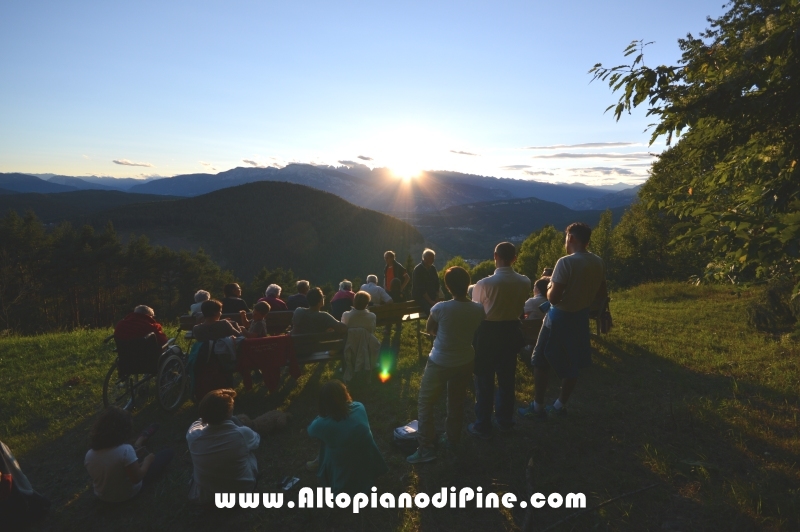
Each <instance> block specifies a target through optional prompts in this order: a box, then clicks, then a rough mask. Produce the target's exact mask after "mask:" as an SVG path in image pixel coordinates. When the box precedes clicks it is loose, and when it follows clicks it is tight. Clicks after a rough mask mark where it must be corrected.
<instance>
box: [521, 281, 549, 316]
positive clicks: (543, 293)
mask: <svg viewBox="0 0 800 532" xmlns="http://www.w3.org/2000/svg"><path fill="white" fill-rule="evenodd" d="M549 283H550V279H549V278H545V277H542V278H541V279H539V280H537V281H536V282H535V283H533V297H532V298H530V299H528V300H527V301H526V302H525V310H524V312H525V319H526V320H541V319H544V316H545V313H544V312H542V310H541V309H540V308H539V305H541V304H542V303H544V302H546V301H547V285H548V284H549Z"/></svg>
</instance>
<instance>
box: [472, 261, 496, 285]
mask: <svg viewBox="0 0 800 532" xmlns="http://www.w3.org/2000/svg"><path fill="white" fill-rule="evenodd" d="M494 270H495V268H494V261H493V260H485V261H483V262H481V263H480V264H478V265H476V266H475V267H474V268H473V269H472V272H471V274H470V277H471V278H472V283H473V284H474V283H477V282H478V281H480V280H481V279H483V278H484V277H489V276H490V275H492V274H493V273H494Z"/></svg>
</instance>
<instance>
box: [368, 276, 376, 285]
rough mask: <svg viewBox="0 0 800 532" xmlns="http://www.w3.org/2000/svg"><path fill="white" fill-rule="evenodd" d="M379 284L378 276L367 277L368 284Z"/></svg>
mask: <svg viewBox="0 0 800 532" xmlns="http://www.w3.org/2000/svg"><path fill="white" fill-rule="evenodd" d="M369 283H372V284H378V276H377V275H367V284H369Z"/></svg>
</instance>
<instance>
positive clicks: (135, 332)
mask: <svg viewBox="0 0 800 532" xmlns="http://www.w3.org/2000/svg"><path fill="white" fill-rule="evenodd" d="M150 333H155V335H156V338H157V339H158V342H159V344H161V345H164V344H166V343H167V340H168V338H167V335H166V334H164V331H163V329H161V324H160V323H158V322H157V321H156V320H155V313H154V312H153V309H151V308H150V307H148V306H147V305H139V306H138V307H136V308H135V309H133V312H131V313H130V314H128V315H127V316H125V318H123V320H122V321H120V322H119V323H117V326H116V327H115V328H114V339H115V340H116V341H125V340H135V339H136V338H144V337H145V336H147V335H148V334H150Z"/></svg>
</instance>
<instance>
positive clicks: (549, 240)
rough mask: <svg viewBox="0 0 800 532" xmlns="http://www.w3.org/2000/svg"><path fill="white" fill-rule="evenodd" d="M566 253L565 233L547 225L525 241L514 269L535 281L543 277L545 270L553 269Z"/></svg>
mask: <svg viewBox="0 0 800 532" xmlns="http://www.w3.org/2000/svg"><path fill="white" fill-rule="evenodd" d="M564 253H565V251H564V233H562V232H560V231H557V230H556V228H555V227H553V226H552V225H547V226H545V227H542V228H541V229H540V230H539V231H536V232H534V233H531V234H530V236H528V238H526V239H525V241H524V242H523V243H522V246H520V249H519V253H518V254H517V262H516V263H514V269H515V270H517V271H518V272H519V273H521V274H523V275H526V276H527V277H528V278H529V279H531V280H535V279H538V278H539V277H541V275H542V270H543V269H545V268H553V267H554V266H555V265H556V262H558V259H560V258H561V257H563V256H564Z"/></svg>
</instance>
